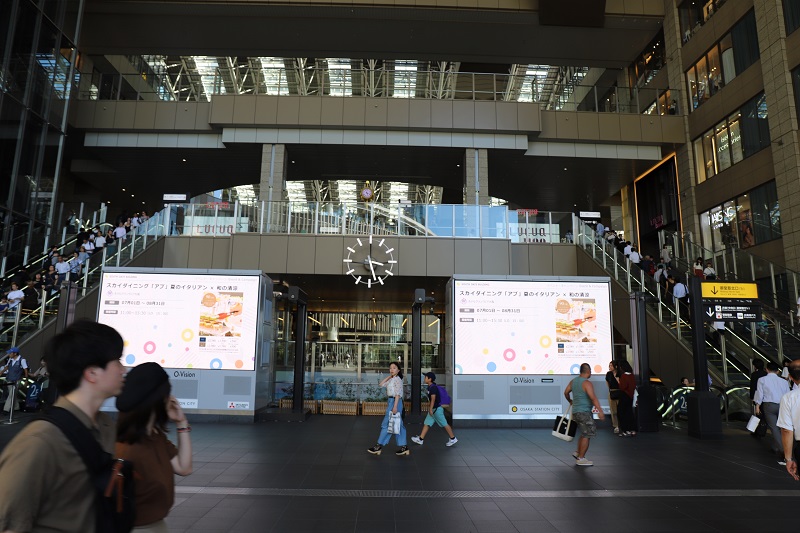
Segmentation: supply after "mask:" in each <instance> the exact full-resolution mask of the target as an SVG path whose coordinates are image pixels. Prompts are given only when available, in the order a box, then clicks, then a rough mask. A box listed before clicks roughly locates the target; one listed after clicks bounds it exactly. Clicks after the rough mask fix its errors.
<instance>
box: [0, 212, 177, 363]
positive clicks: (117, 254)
mask: <svg viewBox="0 0 800 533" xmlns="http://www.w3.org/2000/svg"><path fill="white" fill-rule="evenodd" d="M167 215H168V213H165V211H162V212H159V213H156V214H154V215H153V216H152V217H150V219H148V220H147V221H146V222H145V223H144V224H142V225H141V226H139V227H138V228H136V230H134V231H132V232H131V233H130V234H128V236H127V237H126V238H125V239H124V240H123V239H119V240H118V241H117V243H116V244H113V245H109V246H106V247H104V248H102V250H100V251H98V252H96V253H95V254H93V255H92V256H90V257H89V258H88V259H87V260H86V261H85V262H83V263H81V265H80V270H79V271H78V272H77V273H73V272H70V273H67V274H66V281H73V282H76V283H77V284H78V286H79V290H80V294H81V296H86V294H87V292H89V291H90V290H91V289H93V288H94V287H95V286H96V285H97V284H98V283H99V281H100V275H101V274H102V271H103V268H104V267H106V266H122V265H125V264H127V263H128V262H130V261H131V260H133V259H134V258H135V257H136V256H137V255H138V254H140V253H142V252H144V251H145V250H146V249H147V248H148V246H150V245H152V244H153V243H154V242H155V241H156V240H158V239H159V238H161V237H164V236H165V235H166V226H165V225H164V220H165V216H167ZM59 297H60V292H59V291H57V290H54V291H51V292H50V293H48V291H47V290H46V289H44V288H43V289H41V295H40V298H39V302H38V304H37V306H36V307H34V308H25V307H24V304H22V303H21V304H19V305H17V306H15V307H14V308H13V309H11V310H9V311H8V312H6V313H5V314H4V315H0V350H2V351H3V352H4V351H5V350H6V349H7V348H9V347H10V346H15V345H17V344H19V343H20V342H22V341H23V340H24V339H25V337H26V336H27V335H30V334H34V333H35V332H37V331H39V330H41V329H43V328H45V327H46V326H47V324H48V323H49V322H50V321H51V320H53V319H54V318H55V316H56V314H57V313H58V300H59Z"/></svg>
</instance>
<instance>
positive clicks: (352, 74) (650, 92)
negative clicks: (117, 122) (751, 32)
mask: <svg viewBox="0 0 800 533" xmlns="http://www.w3.org/2000/svg"><path fill="white" fill-rule="evenodd" d="M84 78H85V79H84V80H82V81H81V84H80V85H81V90H79V91H78V99H80V100H148V101H199V102H207V101H211V98H212V97H213V96H217V95H236V94H252V95H272V96H325V97H345V98H346V97H353V96H356V97H372V98H428V99H435V100H473V101H495V102H500V101H505V102H530V103H535V104H539V105H541V106H543V108H544V109H546V110H564V111H592V112H598V113H632V114H641V113H644V112H645V111H646V110H647V109H648V108H649V107H650V106H651V105H652V104H653V103H654V102H657V101H658V99H659V97H661V96H662V95H663V94H664V93H665V92H667V91H669V93H670V98H671V100H674V101H675V102H680V101H681V98H680V94H679V93H680V90H678V89H674V88H673V89H670V88H669V87H658V88H654V87H646V88H641V87H633V88H631V87H620V86H617V85H592V84H581V83H574V82H571V81H563V80H562V81H560V82H559V81H556V80H555V79H551V78H542V77H540V76H535V75H532V74H527V73H522V72H521V73H518V74H497V73H491V72H485V73H484V72H458V71H439V70H416V69H415V70H371V69H369V68H330V67H329V68H304V69H286V68H269V67H261V66H254V65H253V64H252V63H251V64H249V65H239V66H238V67H237V68H236V75H235V78H236V79H235V80H234V79H232V77H231V71H230V69H219V68H216V69H214V70H213V71H209V72H207V73H205V74H203V75H200V74H192V73H191V72H190V71H188V70H183V71H182V74H181V75H172V74H169V75H167V74H163V75H150V76H144V75H143V73H142V72H128V73H114V74H101V73H95V74H93V75H91V76H90V77H89V78H86V76H84ZM662 107H663V109H662V111H661V113H660V114H676V113H677V112H678V110H677V109H676V108H672V109H669V106H662Z"/></svg>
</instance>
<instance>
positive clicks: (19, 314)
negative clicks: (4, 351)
mask: <svg viewBox="0 0 800 533" xmlns="http://www.w3.org/2000/svg"><path fill="white" fill-rule="evenodd" d="M15 309H16V310H17V312H16V314H15V315H14V332H13V333H12V334H11V346H16V345H17V334H18V333H19V321H20V318H22V302H20V303H18V304H17V307H15Z"/></svg>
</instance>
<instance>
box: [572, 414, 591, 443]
mask: <svg viewBox="0 0 800 533" xmlns="http://www.w3.org/2000/svg"><path fill="white" fill-rule="evenodd" d="M572 419H573V420H575V422H577V423H578V428H579V429H580V430H581V437H583V438H585V439H591V438H592V437H594V436H595V435H597V424H596V423H595V421H594V416H592V413H572Z"/></svg>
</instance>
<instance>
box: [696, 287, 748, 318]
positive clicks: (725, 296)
mask: <svg viewBox="0 0 800 533" xmlns="http://www.w3.org/2000/svg"><path fill="white" fill-rule="evenodd" d="M701 287H702V295H703V311H704V313H703V320H704V321H705V322H731V321H741V322H760V321H761V303H760V302H759V301H758V285H756V284H755V283H728V282H724V281H713V282H708V281H706V282H703V283H702V284H701Z"/></svg>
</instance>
